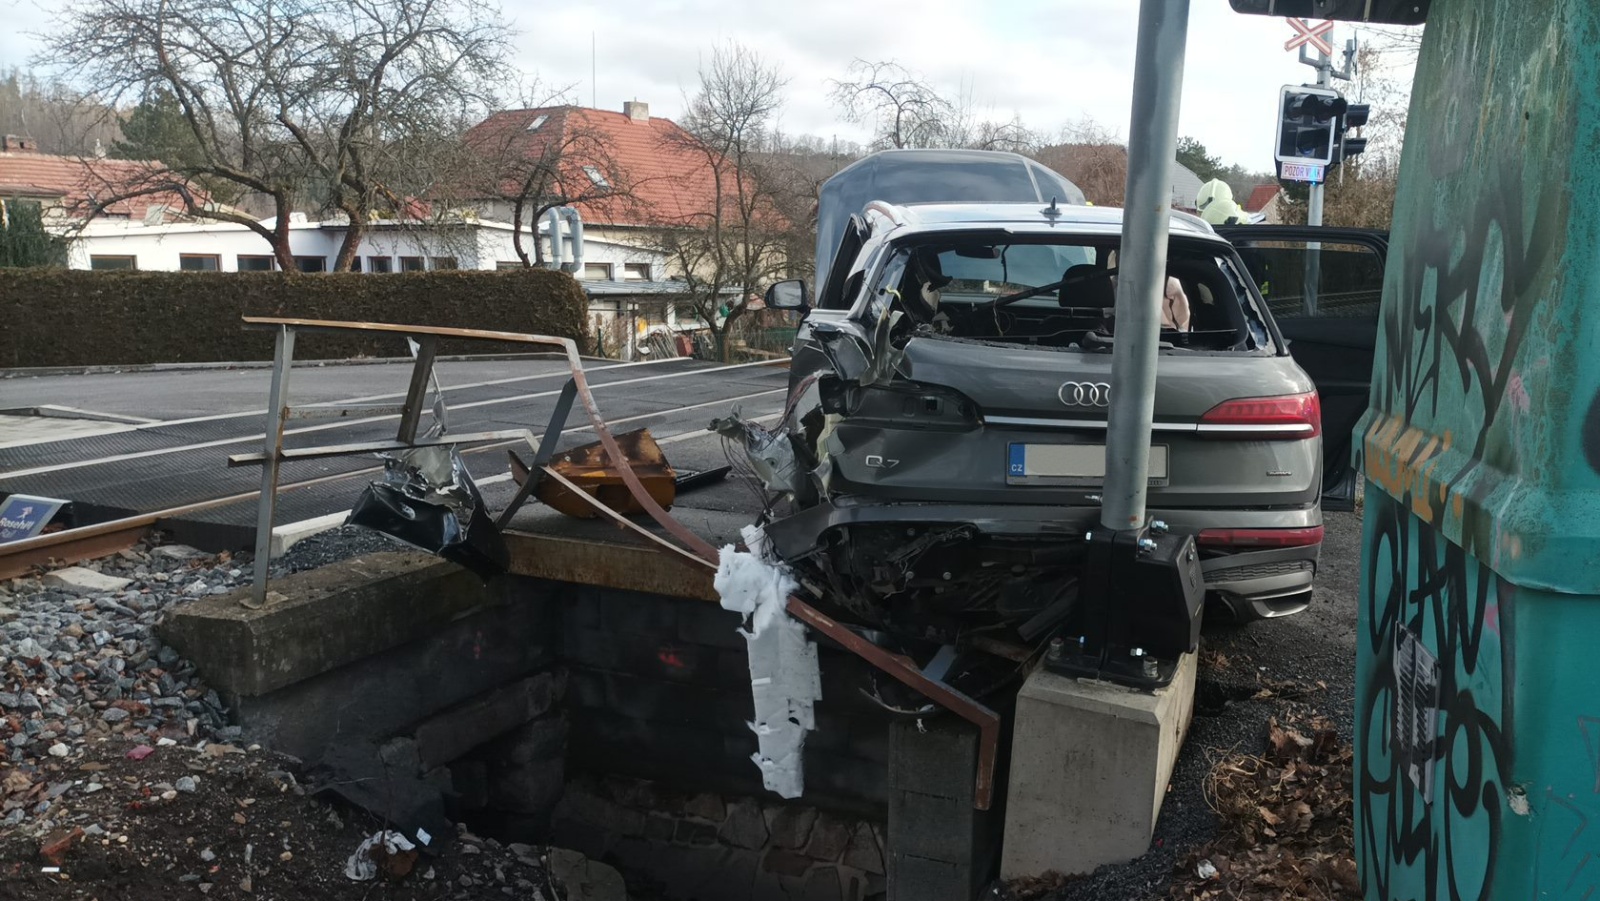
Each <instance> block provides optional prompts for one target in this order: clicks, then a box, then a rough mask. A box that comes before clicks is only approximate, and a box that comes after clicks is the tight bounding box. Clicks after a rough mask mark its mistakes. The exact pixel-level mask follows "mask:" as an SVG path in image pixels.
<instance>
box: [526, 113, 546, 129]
mask: <svg viewBox="0 0 1600 901" xmlns="http://www.w3.org/2000/svg"><path fill="white" fill-rule="evenodd" d="M549 119H550V117H549V116H546V115H542V114H541V115H538V116H534V117H533V121H532V122H529V123H528V131H538V130H539V126H541V125H543V124H544V123H545V122H547V121H549Z"/></svg>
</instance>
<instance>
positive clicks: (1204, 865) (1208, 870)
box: [1194, 860, 1217, 879]
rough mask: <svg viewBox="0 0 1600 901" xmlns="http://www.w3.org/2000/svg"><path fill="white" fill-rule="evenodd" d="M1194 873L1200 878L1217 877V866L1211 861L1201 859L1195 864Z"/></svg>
mask: <svg viewBox="0 0 1600 901" xmlns="http://www.w3.org/2000/svg"><path fill="white" fill-rule="evenodd" d="M1194 874H1195V875H1196V876H1199V877H1200V878H1201V879H1215V878H1217V868H1216V866H1215V865H1214V864H1212V863H1211V861H1209V860H1202V861H1200V863H1199V864H1197V865H1196V866H1195V868H1194Z"/></svg>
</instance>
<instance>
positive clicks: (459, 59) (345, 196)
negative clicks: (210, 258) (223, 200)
mask: <svg viewBox="0 0 1600 901" xmlns="http://www.w3.org/2000/svg"><path fill="white" fill-rule="evenodd" d="M64 22H65V24H64V26H63V27H62V29H61V30H60V31H59V32H58V33H57V34H55V35H53V36H52V41H51V43H52V45H53V46H54V47H55V50H53V51H52V52H50V53H49V54H47V56H46V57H45V59H44V60H43V61H44V62H46V63H48V64H53V65H56V66H58V67H59V68H60V69H61V70H62V71H63V72H64V73H65V74H66V75H67V76H68V77H69V78H70V79H72V80H73V81H74V82H75V83H78V84H80V85H81V86H82V87H84V88H85V89H87V90H88V91H90V93H92V94H94V95H95V96H97V97H99V98H101V99H102V100H103V101H105V102H108V103H113V104H115V103H119V102H122V101H123V100H125V99H131V98H142V97H146V96H149V95H150V94H151V93H153V92H154V91H157V90H163V91H166V92H169V93H170V94H171V95H172V96H173V97H174V98H176V100H177V103H178V107H179V109H180V110H181V112H182V116H183V120H184V123H185V125H186V126H187V128H188V129H189V131H190V132H191V133H192V134H193V137H194V145H195V148H196V150H195V152H194V153H193V155H192V158H191V159H187V160H182V161H177V162H165V161H163V162H162V163H161V164H157V165H152V166H150V167H148V171H147V172H145V173H144V174H143V176H142V177H141V178H139V179H137V180H136V181H135V182H133V183H129V184H124V185H119V186H107V187H108V188H109V189H111V192H110V195H109V196H107V197H106V198H104V199H103V200H102V201H100V202H98V203H97V204H96V209H92V210H90V211H88V212H90V213H91V214H94V213H98V212H100V210H102V209H103V208H104V207H105V206H106V205H109V203H111V202H116V201H120V200H122V199H126V198H129V197H136V196H149V195H152V194H171V193H175V194H177V195H178V196H181V197H183V198H184V205H185V212H187V213H188V214H190V215H193V216H196V217H199V218H205V219H213V220H217V221H223V222H233V223H237V224H239V225H243V226H245V227H246V228H248V229H250V230H251V231H253V232H255V233H256V234H259V235H260V236H261V237H262V238H264V239H265V240H266V241H268V242H269V244H270V245H271V246H272V249H273V254H274V256H275V257H276V258H277V262H278V265H279V266H280V267H281V268H283V269H287V270H292V269H295V268H296V266H295V262H294V256H293V253H292V251H291V249H290V244H289V223H290V214H291V212H293V211H294V209H295V207H296V206H298V205H302V204H308V205H310V206H312V207H314V208H316V209H319V210H327V211H333V210H337V211H339V212H341V213H342V214H343V215H344V216H345V217H346V218H347V219H348V221H349V226H348V229H347V231H346V235H345V242H344V245H343V246H342V247H341V248H340V251H339V255H338V257H337V260H336V263H335V267H336V268H340V269H347V268H349V267H350V265H351V262H352V261H353V259H354V257H355V252H356V248H357V246H358V245H359V243H360V240H361V237H362V236H363V235H364V233H365V231H366V228H367V226H368V224H369V222H370V220H371V217H372V214H373V211H374V208H375V207H377V206H379V205H380V204H383V205H387V206H389V207H391V208H401V207H403V206H404V204H405V203H406V199H407V198H408V197H409V196H412V195H413V194H415V193H420V192H421V190H423V189H425V188H426V186H427V183H428V181H429V179H430V178H432V177H433V176H434V175H435V174H436V171H437V170H438V169H443V168H448V166H447V165H429V164H427V163H426V162H425V160H426V159H428V158H429V157H427V156H422V155H419V154H421V153H423V152H424V151H430V150H432V149H437V148H449V147H451V146H452V145H453V144H454V141H453V140H451V139H453V138H454V137H455V135H454V134H453V133H452V131H451V129H452V127H454V126H455V125H456V124H458V123H459V122H460V121H462V120H463V119H464V118H465V115H464V111H465V110H466V109H467V108H469V107H471V106H473V105H475V104H477V103H479V102H481V100H482V99H483V98H484V96H485V95H486V94H487V89H488V85H490V84H492V83H493V79H494V78H496V77H497V76H498V74H499V71H500V67H501V62H502V60H503V58H504V51H505V45H504V39H503V37H502V35H503V33H504V32H503V29H502V28H501V27H500V26H499V25H498V23H496V22H494V21H492V20H489V19H486V18H485V17H484V14H483V12H482V7H481V6H479V5H477V4H474V3H472V2H470V0H352V2H334V0H75V2H73V3H72V4H71V5H69V7H68V8H67V13H66V16H65V17H64ZM202 180H203V181H205V182H207V183H218V182H221V183H227V184H230V185H232V186H235V187H236V189H237V191H238V193H240V194H241V195H255V196H258V197H261V198H263V199H264V200H265V201H266V205H267V206H268V207H269V208H270V209H271V210H272V213H273V217H274V219H273V221H272V222H271V223H270V224H269V223H264V222H262V221H259V220H257V219H256V218H255V217H254V216H251V215H248V214H246V213H244V212H242V211H240V210H237V209H234V208H232V207H226V206H222V205H220V204H215V203H212V202H209V198H208V196H207V195H205V194H204V193H203V192H198V191H196V190H195V189H194V188H193V187H192V185H193V184H194V183H196V182H197V181H202Z"/></svg>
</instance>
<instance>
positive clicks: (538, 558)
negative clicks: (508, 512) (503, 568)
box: [505, 531, 717, 602]
mask: <svg viewBox="0 0 1600 901" xmlns="http://www.w3.org/2000/svg"><path fill="white" fill-rule="evenodd" d="M505 539H506V547H507V548H509V549H510V551H511V572H512V573H513V574H515V575H519V576H531V577H533V578H536V579H551V580H553V581H557V582H571V583H574V584H577V585H595V586H598V587H601V588H617V589H622V590H625V591H645V592H650V593H653V594H664V595H667V596H669V597H675V598H687V599H689V600H695V601H712V602H715V601H716V600H717V592H716V590H715V589H714V588H712V586H711V577H712V575H713V573H712V571H711V570H710V569H709V568H707V567H706V566H703V565H701V564H698V563H694V562H692V561H689V560H686V559H684V558H682V557H680V556H678V555H677V554H672V553H668V552H666V551H663V550H658V549H657V548H653V547H648V546H645V545H640V544H622V543H612V542H608V541H593V540H585V539H579V538H564V537H560V536H555V535H539V534H535V533H531V532H518V531H507V532H506V534H505Z"/></svg>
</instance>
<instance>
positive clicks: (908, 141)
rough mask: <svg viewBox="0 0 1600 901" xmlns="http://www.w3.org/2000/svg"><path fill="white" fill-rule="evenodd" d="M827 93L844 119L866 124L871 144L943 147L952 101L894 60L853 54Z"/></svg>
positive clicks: (951, 113) (951, 119)
mask: <svg viewBox="0 0 1600 901" xmlns="http://www.w3.org/2000/svg"><path fill="white" fill-rule="evenodd" d="M832 96H833V102H834V103H835V104H837V105H838V107H839V109H840V110H841V111H843V113H844V116H845V119H846V120H848V121H850V122H858V123H870V124H871V125H872V127H873V129H874V139H873V146H874V147H878V148H883V147H895V148H902V147H944V146H949V145H948V140H949V127H950V124H951V123H952V121H953V120H954V119H955V114H956V109H955V105H954V104H952V103H951V102H950V101H949V100H947V99H945V98H944V97H941V96H940V95H939V93H938V92H937V91H935V90H934V89H933V87H932V86H931V85H929V84H928V83H927V82H926V81H924V80H922V79H921V78H920V77H918V76H916V75H914V74H912V73H911V72H910V71H908V70H907V69H906V68H905V67H904V66H902V65H900V64H899V63H896V62H893V61H889V62H876V63H869V62H867V61H866V60H862V59H858V60H856V61H855V62H853V63H851V64H850V74H849V78H848V79H846V80H843V81H837V80H836V81H834V82H833V92H832Z"/></svg>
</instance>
